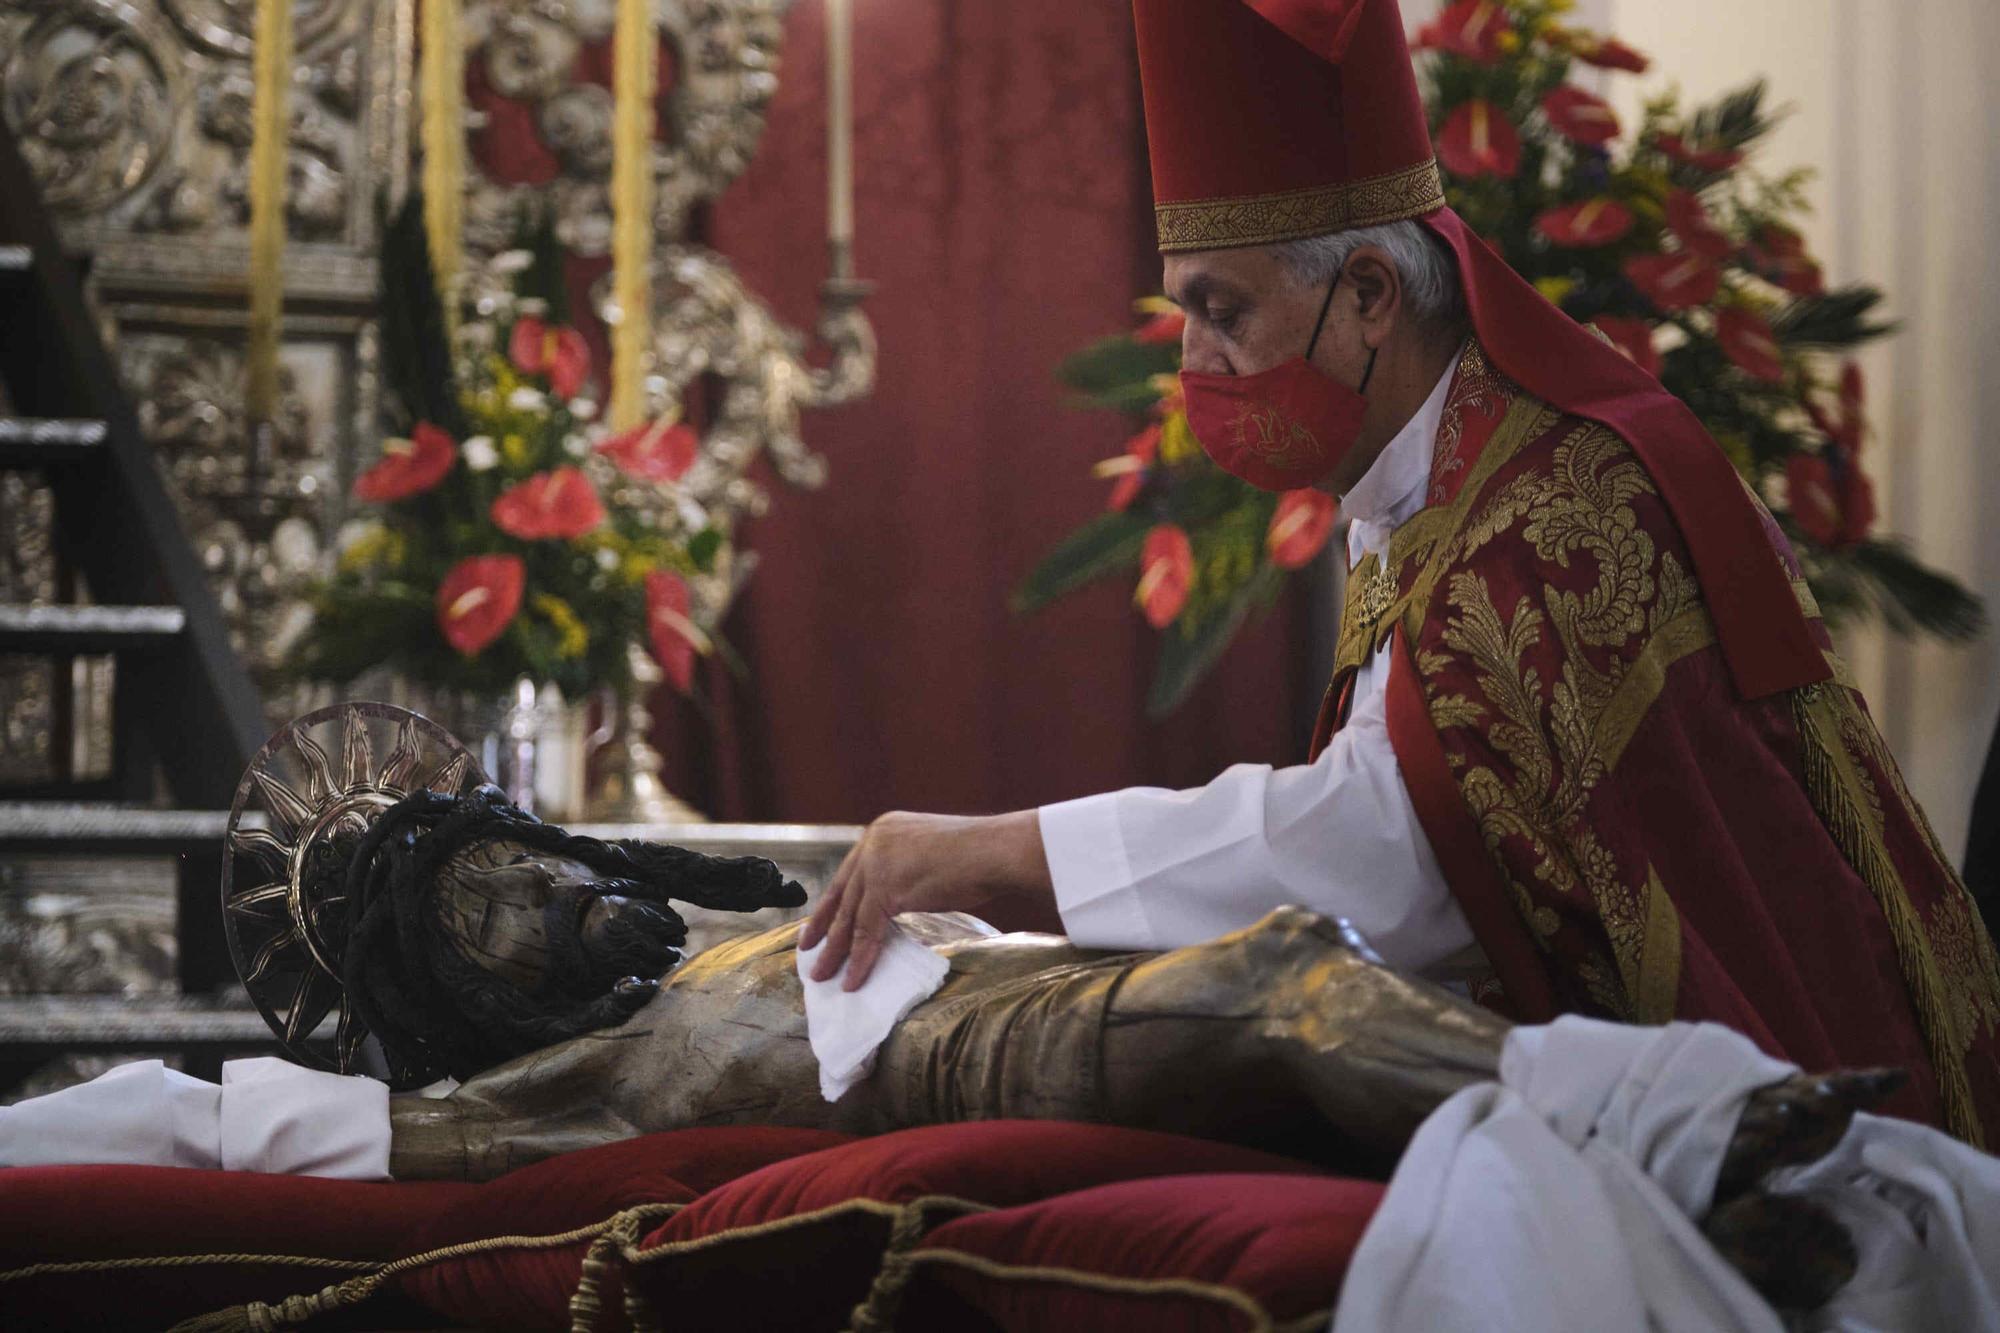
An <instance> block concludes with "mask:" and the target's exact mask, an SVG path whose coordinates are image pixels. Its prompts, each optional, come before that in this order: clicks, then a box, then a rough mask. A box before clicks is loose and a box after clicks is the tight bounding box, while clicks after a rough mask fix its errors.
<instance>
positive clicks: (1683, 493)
mask: <svg viewBox="0 0 2000 1333" xmlns="http://www.w3.org/2000/svg"><path fill="white" fill-rule="evenodd" d="M1132 10H1133V20H1134V23H1135V26H1136V27H1137V30H1138V35H1139V74H1140V80H1141V83H1142V85H1143V88H1144V92H1145V100H1146V139H1147V143H1148V145H1149V147H1150V150H1151V155H1152V163H1153V198H1154V205H1155V209H1154V211H1155V215H1156V217H1157V219H1158V223H1159V232H1160V249H1161V251H1162V252H1163V253H1164V252H1171V251H1179V250H1212V249H1223V248H1226V247H1229V246H1239V245H1270V244H1273V243H1275V242H1279V241H1288V240H1296V239H1299V238H1302V237H1306V236H1321V235H1325V234H1326V233H1328V232H1336V231H1349V230H1352V229H1354V228H1357V227H1372V226H1378V225H1380V224H1383V223H1388V222H1397V221H1401V220H1403V219H1406V218H1419V219H1421V220H1422V221H1423V224H1424V225H1425V226H1427V227H1429V228H1430V229H1431V231H1432V232H1434V233H1436V235H1437V236H1438V238H1439V239H1440V240H1442V241H1443V242H1444V243H1445V244H1446V245H1447V246H1448V247H1449V248H1450V249H1451V251H1452V253H1453V254H1454V255H1456V256H1457V259H1458V270H1459V277H1460V280H1461V282H1462V283H1463V286H1464V289H1465V300H1466V308H1467V311H1468V313H1469V315H1470V317H1471V320H1472V326H1473V332H1474V335H1475V336H1476V337H1477V338H1478V339H1479V345H1480V346H1481V347H1482V348H1483V349H1484V350H1485V352H1486V355H1487V357H1488V358H1489V359H1490V360H1491V361H1492V362H1493V363H1494V364H1495V365H1497V366H1498V367H1499V368H1500V370H1501V371H1502V372H1504V373H1505V374H1506V375H1507V376H1508V378H1510V379H1512V380H1513V381H1514V382H1515V383H1517V384H1519V385H1520V386H1521V387H1522V388H1523V389H1525V390H1527V391H1528V392H1529V393H1531V394H1533V395H1534V396H1535V397H1537V398H1540V399H1541V400H1542V401H1544V402H1546V403H1548V404H1550V405H1551V406H1553V407H1555V408H1557V409H1559V410H1561V411H1564V412H1569V413H1572V414H1574V415H1576V416H1580V417H1587V418H1589V419H1591V420H1593V421H1599V422H1602V423H1603V424H1604V425H1606V426H1609V427H1610V428H1611V429H1613V430H1615V431H1617V432H1618V434H1619V435H1620V436H1622V437H1623V438H1624V439H1625V441H1626V442H1627V443H1628V444H1630V445H1631V446H1632V450H1633V452H1634V453H1636V454H1638V455H1639V458H1640V460H1641V461H1642V462H1644V463H1645V465H1646V468H1647V471H1648V472H1650V473H1651V474H1652V476H1653V479H1654V481H1655V483H1657V485H1658V486H1659V488H1660V494H1661V497H1662V498H1663V499H1664V500H1665V501H1666V502H1667V506H1668V508H1669V509H1671V510H1672V511H1673V514H1674V518H1675V520H1676V522H1678V523H1679V525H1680V527H1681V531H1682V534H1683V535H1684V536H1685V537H1686V538H1687V542H1688V548H1689V551H1690V553H1691V554H1692V556H1693V558H1694V563H1695V569H1696V573H1697V575H1698V577H1699V578H1700V580H1701V585H1702V591H1703V593H1704V594H1705V596H1706V598H1707V600H1708V604H1709V611H1710V613H1711V615H1712V616H1713V617H1714V619H1715V622H1716V629H1717V637H1718V639H1719V640H1720V642H1721V645H1722V651H1723V655H1724V657H1725V658H1726V659H1727V660H1728V662H1729V667H1730V672H1731V674H1732V676H1733V677H1734V678H1735V682H1736V686H1737V689H1738V691H1739V692H1740V693H1741V694H1742V695H1743V696H1744V697H1746V698H1758V697H1761V696H1763V695H1766V694H1772V693H1775V692H1777V691H1779V690H1785V689H1792V688H1796V687H1797V686H1800V685H1804V684H1808V683H1810V682H1813V681H1819V680H1824V679H1826V678H1827V677H1828V676H1829V675H1830V674H1831V672H1830V669H1829V667H1828V666H1827V663H1826V659H1825V657H1824V655H1823V654H1822V653H1821V652H1820V649H1819V646H1818V644H1817V643H1816V642H1815V641H1814V639H1813V636H1812V631H1811V629H1810V628H1809V627H1808V625H1807V623H1806V619H1805V616H1804V614H1803V612H1802V611H1801V610H1800V606H1799V601H1798V597H1797V595H1796V593H1795V592H1794V591H1793V589H1792V582H1791V574H1790V571H1789V570H1788V569H1786V567H1785V566H1784V564H1783V563H1782V562H1781V561H1780V560H1779V559H1778V556H1777V554H1776V552H1775V551H1774V549H1773V547H1772V545H1771V538H1770V536H1769V535H1768V533H1767V530H1766V528H1765V522H1766V520H1765V518H1764V516H1763V514H1762V512H1761V510H1760V509H1759V508H1758V507H1757V506H1756V505H1754V504H1752V503H1750V502H1749V501H1748V499H1747V497H1746V495H1745V493H1744V489H1743V484H1742V482H1741V480H1740V479H1739V478H1738V476H1737V473H1736V469H1735V467H1734V465H1732V464H1731V463H1730V461H1729V459H1728V457H1727V456H1726V455H1724V454H1723V452H1722V450H1721V449H1720V448H1719V447H1718V446H1717V445H1716V443H1715V441H1714V440H1712V439H1711V438H1709V435H1708V432H1707V431H1705V430H1704V429H1703V428H1702V426H1701V423H1700V422H1699V421H1697V420H1696V419H1695V416H1694V414H1693V413H1692V412H1690V411H1689V410H1688V409H1687V407H1686V405H1685V404H1683V403H1682V402H1681V401H1680V400H1679V399H1678V398H1675V397H1674V396H1673V395H1672V394H1670V393H1668V392H1667V391H1666V390H1665V389H1664V388H1662V387H1661V386H1660V383H1659V381H1658V380H1656V379H1654V378H1653V377H1652V376H1651V375H1648V374H1647V373H1646V372H1645V371H1643V370H1640V369H1639V368H1638V367H1637V366H1635V365H1633V364H1632V363H1631V362H1630V361H1627V360H1626V359H1625V357H1624V356H1623V355H1622V354H1620V353H1619V352H1618V351H1616V350H1615V349H1614V348H1612V347H1611V346H1610V345H1609V344H1608V343H1607V342H1605V341H1603V340H1602V339H1600V338H1598V337H1597V336H1595V335H1594V334H1592V333H1590V332H1588V331H1587V330H1585V329H1584V328H1583V327H1582V326H1581V325H1579V324H1577V323H1576V322H1575V321H1574V320H1572V319H1570V317H1569V316H1567V315H1565V314H1563V313H1562V312H1561V311H1560V310H1558V309H1556V308H1555V307H1554V306H1552V305H1550V304H1549V303H1548V302H1547V301H1545V300H1543V299H1542V296H1541V294H1540V293H1539V292H1537V291H1536V290H1535V289H1534V288H1533V287H1532V286H1530V285H1529V284H1528V283H1527V282H1526V281H1524V280H1523V279H1522V278H1521V276H1520V275H1519V274H1517V273H1515V272H1514V270H1513V269H1511V268H1509V267H1508V266H1507V263H1506V261H1505V260H1503V259H1501V258H1500V256H1499V255H1497V254H1495V253H1494V252H1493V251H1492V250H1491V249H1490V248H1489V247H1488V246H1487V245H1486V243H1485V242H1484V241H1482V240H1480V239H1479V238H1478V237H1477V236H1475V235H1473V234H1472V231H1471V229H1469V228H1468V227H1467V226H1466V225H1465V223H1464V222H1462V221H1460V219H1459V217H1458V215H1457V214H1456V213H1454V212H1452V211H1451V210H1450V209H1449V208H1447V207H1445V202H1444V191H1443V189H1442V187H1441V185H1440V182H1439V179H1438V169H1437V161H1436V159H1435V157H1434V156H1433V155H1432V152H1431V142H1430V133H1429V130H1428V128H1427V127H1426V122H1425V118H1424V104H1423V99H1422V97H1420V96H1419V95H1418V92H1417V82H1416V77H1415V74H1414V73H1413V71H1412V70H1411V68H1410V52H1409V46H1408V44H1407V42H1406V41H1405V39H1404V36H1403V17H1402V14H1401V12H1400V11H1399V10H1398V8H1397V5H1396V0H1133V5H1132Z"/></svg>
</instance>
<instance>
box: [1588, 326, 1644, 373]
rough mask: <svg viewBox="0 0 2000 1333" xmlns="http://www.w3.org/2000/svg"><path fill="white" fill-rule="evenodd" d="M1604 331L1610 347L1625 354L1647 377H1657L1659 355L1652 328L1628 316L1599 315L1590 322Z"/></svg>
mask: <svg viewBox="0 0 2000 1333" xmlns="http://www.w3.org/2000/svg"><path fill="white" fill-rule="evenodd" d="M1590 322H1591V323H1593V324H1595V325H1596V326H1597V327H1598V328H1600V329H1602V330H1603V331H1604V336H1605V337H1607V338H1609V339H1611V345H1612V346H1614V347H1616V348H1617V349H1618V350H1619V351H1621V352H1623V353H1624V354H1625V359H1626V360H1628V361H1630V362H1631V363H1632V364H1633V365H1635V366H1637V367H1639V369H1641V370H1643V371H1645V372H1646V373H1647V374H1648V375H1652V376H1654V377H1658V375H1659V373H1660V353H1659V350H1658V349H1657V348H1655V347H1654V346H1653V326H1652V325H1651V324H1648V323H1647V322H1646V321H1645V320H1643V319H1633V318H1632V317H1631V316H1629V315H1599V316H1598V317H1597V318H1596V319H1593V320H1591V321H1590Z"/></svg>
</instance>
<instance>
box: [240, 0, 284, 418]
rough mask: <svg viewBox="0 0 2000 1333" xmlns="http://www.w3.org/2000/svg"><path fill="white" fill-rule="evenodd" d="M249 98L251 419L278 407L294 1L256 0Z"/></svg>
mask: <svg viewBox="0 0 2000 1333" xmlns="http://www.w3.org/2000/svg"><path fill="white" fill-rule="evenodd" d="M255 78H256V84H255V90H254V92H253V94H252V98H251V103H250V120H251V131H250V135H251V137H250V275H249V277H250V333H249V346H248V347H247V348H246V349H245V352H244V376H245V379H246V383H245V385H244V398H245V403H246V406H247V407H248V409H249V414H250V420H251V421H252V423H260V422H267V421H269V420H271V418H272V417H273V416H274V415H276V409H277V406H278V335H279V332H280V325H281V323H282V321H283V317H284V304H285V267H284V266H285V158H286V148H287V141H288V139H289V138H290V135H291V119H292V116H291V105H292V0H257V49H256V58H255Z"/></svg>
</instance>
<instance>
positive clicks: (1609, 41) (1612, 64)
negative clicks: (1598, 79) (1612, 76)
mask: <svg viewBox="0 0 2000 1333" xmlns="http://www.w3.org/2000/svg"><path fill="white" fill-rule="evenodd" d="M1570 51H1571V53H1572V54H1574V55H1575V56H1576V58H1577V59H1578V60H1581V61H1582V62H1583V63H1584V64H1586V65H1595V66H1597V67H1598V68H1599V69H1622V70H1629V71H1630V72H1632V73H1634V74H1644V73H1645V72H1646V71H1647V70H1648V69H1650V68H1652V64H1653V62H1652V61H1650V60H1648V59H1647V58H1646V57H1645V56H1644V55H1642V54H1641V53H1640V52H1638V51H1634V50H1633V49H1632V48H1631V47H1629V46H1627V45H1625V43H1623V42H1621V41H1619V40H1618V39H1617V38H1616V37H1600V36H1598V35H1597V34H1596V33H1593V32H1575V33H1571V34H1570Z"/></svg>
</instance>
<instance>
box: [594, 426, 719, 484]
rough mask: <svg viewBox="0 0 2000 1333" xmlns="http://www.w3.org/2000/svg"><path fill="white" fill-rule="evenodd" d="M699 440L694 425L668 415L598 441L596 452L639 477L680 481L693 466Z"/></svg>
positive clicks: (629, 474) (628, 473)
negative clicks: (691, 425)
mask: <svg viewBox="0 0 2000 1333" xmlns="http://www.w3.org/2000/svg"><path fill="white" fill-rule="evenodd" d="M699 448H700V441H699V440H697V439H696V438H695V433H694V430H693V428H692V427H690V426H687V425H686V424H684V423H682V422H678V421H674V420H673V419H671V418H669V417H661V418H660V419H659V420H658V421H650V422H647V423H646V424H645V425H643V426H634V427H633V428H632V429H630V430H626V431H620V432H618V434H616V435H612V436H610V437H608V438H606V439H603V440H600V441H598V443H597V452H598V453H600V454H603V455H604V456H605V457H606V458H609V459H610V460H611V461H612V462H614V463H616V464H617V465H618V470H619V471H620V472H623V473H624V474H625V475H626V476H628V477H636V478H638V479H639V480H640V481H679V480H680V478H681V475H682V474H683V473H685V472H686V471H687V470H688V469H689V468H690V467H692V466H694V458H695V454H696V452H697V451H698V450H699Z"/></svg>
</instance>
